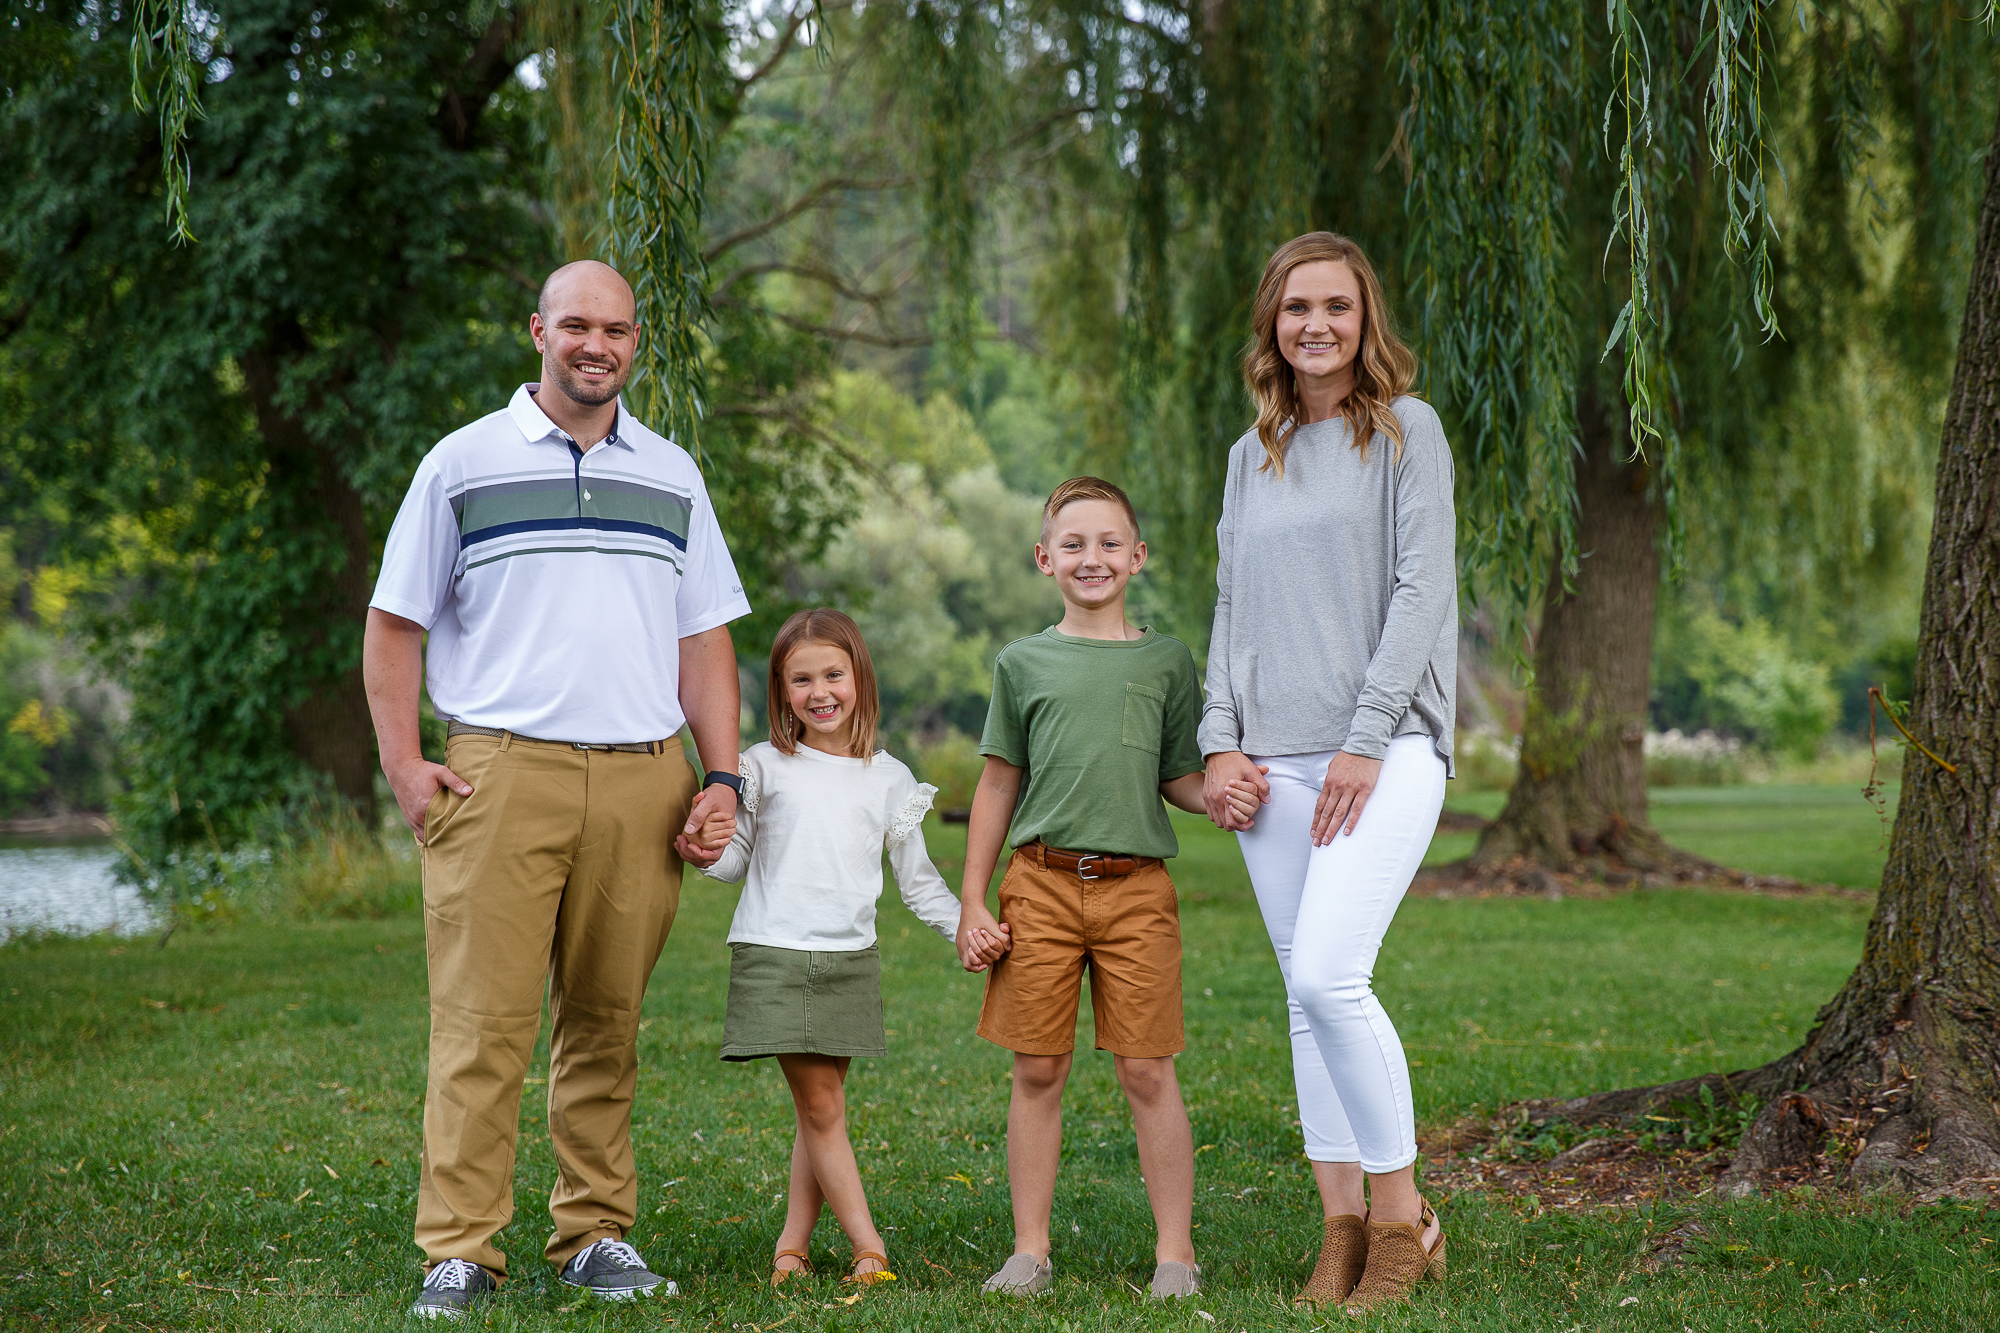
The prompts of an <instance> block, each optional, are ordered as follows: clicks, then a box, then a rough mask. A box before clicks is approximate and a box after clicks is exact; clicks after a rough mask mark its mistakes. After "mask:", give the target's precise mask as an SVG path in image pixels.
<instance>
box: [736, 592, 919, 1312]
mask: <svg viewBox="0 0 2000 1333" xmlns="http://www.w3.org/2000/svg"><path fill="white" fill-rule="evenodd" d="M770 703H771V739H770V740H769V741H768V742H761V743H759V744H757V745H753V746H751V747H750V748H749V749H748V750H746V751H745V752H744V754H743V756H742V761H741V764H740V766H739V768H740V772H741V773H742V776H743V801H742V809H741V811H740V812H739V813H738V815H737V822H736V834H735V836H734V837H733V838H731V839H730V842H729V847H728V849H727V850H726V851H724V852H723V854H722V857H721V859H720V860H718V861H717V862H716V863H715V864H714V865H712V866H709V867H707V868H706V869H704V870H703V872H702V873H703V874H706V875H708V876H710V877H712V878H715V879H719V880H724V881H728V882H732V883H733V882H735V881H736V880H740V879H743V878H744V876H745V874H746V872H747V874H748V876H749V879H748V882H747V884H746V885H745V886H744V889H743V898H742V901H741V902H739V903H738V904H737V908H736V919H735V920H734V921H733V922H731V923H730V927H729V949H730V953H731V955H732V956H731V958H730V962H729V1004H728V1010H727V1014H726V1016H725V1017H724V1019H723V1026H722V1058H723V1059H725V1060H755V1059H759V1058H761V1057H763V1056H767V1055H772V1056H776V1057H777V1059H778V1067H779V1068H780V1069H781V1070H783V1071H784V1075H785V1082H786V1083H787V1084H788V1085H789V1086H790V1088H791V1091H792V1105H793V1107H794V1108H795V1109H796V1111H797V1115H798V1137H797V1139H796V1141H795V1142H794V1144H793V1147H792V1179H791V1203H790V1206H789V1208H788V1209H787V1210H786V1213H785V1228H784V1230H783V1231H782V1232H780V1233H779V1235H778V1243H777V1246H776V1252H775V1253H774V1255H773V1256H772V1261H771V1284H772V1285H773V1286H779V1285H782V1284H783V1283H784V1282H785V1281H786V1280H788V1279H789V1278H791V1277H792V1276H793V1275H794V1274H797V1273H807V1274H810V1273H811V1272H812V1271H813V1266H812V1260H811V1259H810V1258H809V1257H808V1247H809V1245H810V1243H811V1240H812V1231H813V1226H814V1225H815V1224H816V1223H817V1222H818V1221H819V1214H820V1207H821V1205H822V1204H830V1205H831V1206H832V1208H833V1215H834V1218H835V1219H836V1220H837V1221H838V1222H839V1223H840V1226H841V1229H842V1230H844V1231H845V1232H846V1233H847V1238H848V1240H849V1241H850V1242H851V1243H852V1244H853V1246H854V1261H853V1267H852V1270H851V1273H850V1278H851V1280H853V1281H856V1282H860V1283H864V1284H867V1283H874V1282H884V1281H889V1280H891V1279H892V1278H893V1276H894V1275H893V1274H891V1273H890V1271H889V1257H888V1251H887V1247H886V1246H885V1245H884V1244H883V1241H882V1236H881V1234H880V1233H879V1232H877V1231H876V1230H875V1223H874V1221H873V1220H872V1219H871V1218H870V1217H869V1215H868V1200H867V1198H866V1196H865V1195H863V1193H862V1189H861V1175H860V1172H859V1171H857V1170H856V1169H855V1165H854V1149H853V1147H852V1146H851V1145H850V1144H849V1142H848V1139H847V1102H846V1095H845V1092H844V1089H843V1085H844V1084H845V1082H846V1080H847V1066H848V1062H849V1061H850V1060H852V1059H853V1058H854V1057H855V1056H857V1055H871V1056H880V1055H887V1054H888V1048H887V1045H886V1041H885V1036H886V1034H885V1033H884V1032H883V1030H882V986H881V981H882V961H881V957H880V955H878V954H877V953H876V950H875V900H876V899H877V898H879V897H881V895H882V852H883V849H884V848H886V849H887V850H888V853H889V864H890V866H891V867H892V868H893V869H894V871H895V875H896V886H897V887H898V888H899V889H900V890H901V891H902V894H903V901H904V902H905V903H907V904H908V905H909V908H910V910H911V911H913V912H915V913H916V914H917V916H918V917H920V918H921V919H922V920H923V921H924V923H925V924H926V925H928V926H930V927H931V928H932V929H934V930H936V931H937V932H938V934H940V935H942V936H944V938H945V939H947V940H955V939H956V936H957V932H958V918H959V903H958V899H957V898H955V897H954V896H952V892H951V890H950V889H949V888H948V887H946V885H945V882H944V879H943V877H942V876H940V875H939V874H938V872H937V868H936V867H935V866H933V865H932V864H931V861H930V856H929V854H928V853H927V852H926V851H925V849H924V835H923V828H922V826H923V819H924V812H925V811H927V810H929V809H930V808H931V798H932V797H934V796H935V795H936V794H937V788H935V787H933V786H931V785H930V784H929V783H920V782H918V781H917V780H916V778H915V777H913V776H912V775H911V773H910V770H909V769H908V768H906V767H904V766H903V765H902V764H901V763H900V762H899V761H897V760H896V759H895V758H893V757H891V756H890V755H889V754H888V752H886V751H882V750H877V749H876V748H875V724H876V720H877V719H878V718H879V717H880V716H881V711H882V708H881V701H880V700H879V699H878V698H877V696H876V693H875V666H874V663H873V662H871V661H870V660H869V657H868V645H867V644H866V643H864V642H862V639H861V630H860V629H859V628H858V627H857V626H856V625H855V623H854V622H853V621H852V620H850V619H848V618H847V617H846V616H844V615H842V614H841V613H840V612H838V611H831V610H827V609H825V608H818V609H814V610H810V611H800V612H798V613H797V614H795V615H794V616H792V618H791V619H790V620H787V621H786V622H785V624H784V628H782V629H781V630H779V631H778V641H777V643H776V644H774V645H773V646H772V649H771V678H770Z"/></svg>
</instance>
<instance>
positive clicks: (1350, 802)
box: [1313, 750, 1382, 847]
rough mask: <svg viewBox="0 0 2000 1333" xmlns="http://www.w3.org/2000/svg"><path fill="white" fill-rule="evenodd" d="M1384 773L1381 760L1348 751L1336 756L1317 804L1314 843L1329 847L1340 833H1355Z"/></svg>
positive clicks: (1320, 790)
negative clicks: (1362, 811)
mask: <svg viewBox="0 0 2000 1333" xmlns="http://www.w3.org/2000/svg"><path fill="white" fill-rule="evenodd" d="M1381 776H1382V761H1381V760H1380V759H1364V758H1362V757H1361V756H1360V755H1358V754H1349V753H1348V752H1347V751H1345V750H1342V751H1341V752H1340V753H1339V754H1336V755H1335V756H1334V757H1333V762H1332V763H1330V764H1328V765H1327V766H1326V781H1325V782H1323V783H1321V784H1320V789H1319V804H1318V805H1316V806H1314V807H1313V846H1315V847H1324V846H1326V845H1327V844H1328V843H1330V842H1332V841H1333V839H1334V835H1335V834H1337V833H1352V832H1354V826H1355V825H1356V824H1357V823H1359V822H1360V820H1361V809H1362V807H1363V806H1365V805H1367V804H1368V797H1369V796H1370V794H1372V793H1373V792H1374V790H1375V782H1376V780H1377V779H1378V778H1380V777H1381Z"/></svg>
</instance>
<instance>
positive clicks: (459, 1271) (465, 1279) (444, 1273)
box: [424, 1259, 479, 1291]
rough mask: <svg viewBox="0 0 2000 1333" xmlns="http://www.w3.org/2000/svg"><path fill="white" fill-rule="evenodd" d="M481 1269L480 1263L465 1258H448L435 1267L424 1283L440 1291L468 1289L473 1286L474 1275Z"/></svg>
mask: <svg viewBox="0 0 2000 1333" xmlns="http://www.w3.org/2000/svg"><path fill="white" fill-rule="evenodd" d="M478 1271H479V1265H478V1264H472V1263H467V1262H466V1261H465V1260H463V1259H447V1260H445V1261H444V1262H443V1263H441V1264H439V1265H438V1266H437V1267H436V1268H433V1269H432V1270H431V1272H430V1276H429V1277H427V1278H425V1279H424V1285H425V1286H426V1287H431V1288H433V1289H435V1290H438V1291H467V1290H470V1289H471V1287H472V1275H473V1274H474V1273H476V1272H478Z"/></svg>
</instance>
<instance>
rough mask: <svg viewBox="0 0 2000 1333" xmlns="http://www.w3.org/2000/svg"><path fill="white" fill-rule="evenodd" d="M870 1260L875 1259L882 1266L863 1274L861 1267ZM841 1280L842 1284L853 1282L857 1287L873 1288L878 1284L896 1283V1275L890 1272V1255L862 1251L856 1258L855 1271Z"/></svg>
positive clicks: (873, 1251) (875, 1251) (874, 1251)
mask: <svg viewBox="0 0 2000 1333" xmlns="http://www.w3.org/2000/svg"><path fill="white" fill-rule="evenodd" d="M870 1259H873V1260H874V1261H875V1262H876V1263H878V1264H880V1265H882V1266H881V1267H880V1268H874V1269H870V1270H869V1271H868V1272H866V1273H864V1272H862V1271H861V1265H863V1264H865V1263H867V1262H868V1261H869V1260H870ZM840 1280H841V1281H842V1282H852V1283H853V1284H854V1285H855V1286H857V1287H872V1286H874V1285H875V1284H876V1283H877V1282H894V1281H895V1280H896V1275H895V1274H894V1273H892V1272H890V1271H889V1256H888V1255H886V1254H883V1253H881V1252H880V1251H877V1250H861V1251H858V1252H857V1253H856V1254H855V1256H854V1268H853V1270H852V1271H851V1272H849V1273H848V1275H847V1276H846V1277H844V1278H842V1279H840Z"/></svg>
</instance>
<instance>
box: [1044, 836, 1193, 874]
mask: <svg viewBox="0 0 2000 1333" xmlns="http://www.w3.org/2000/svg"><path fill="white" fill-rule="evenodd" d="M1020 850H1022V851H1024V852H1026V853H1028V855H1030V856H1032V857H1034V858H1035V860H1036V861H1038V862H1039V863H1040V864H1042V865H1043V866H1046V867H1047V868H1048V869H1050V870H1067V871H1070V872H1072V873H1073V874H1075V875H1076V877H1077V878H1078V879H1110V878H1113V877H1115V876H1118V875H1132V874H1137V873H1138V872H1139V871H1141V870H1144V869H1145V868H1146V867H1147V866H1156V865H1159V864H1160V858H1159V857H1157V856H1127V855H1125V854H1124V853H1122V852H1121V853H1110V852H1066V851H1064V850H1063V849H1062V848H1060V847H1050V846H1047V845H1046V844H1043V843H1039V842H1030V843H1024V844H1023V845H1022V846H1021V848H1020Z"/></svg>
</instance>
